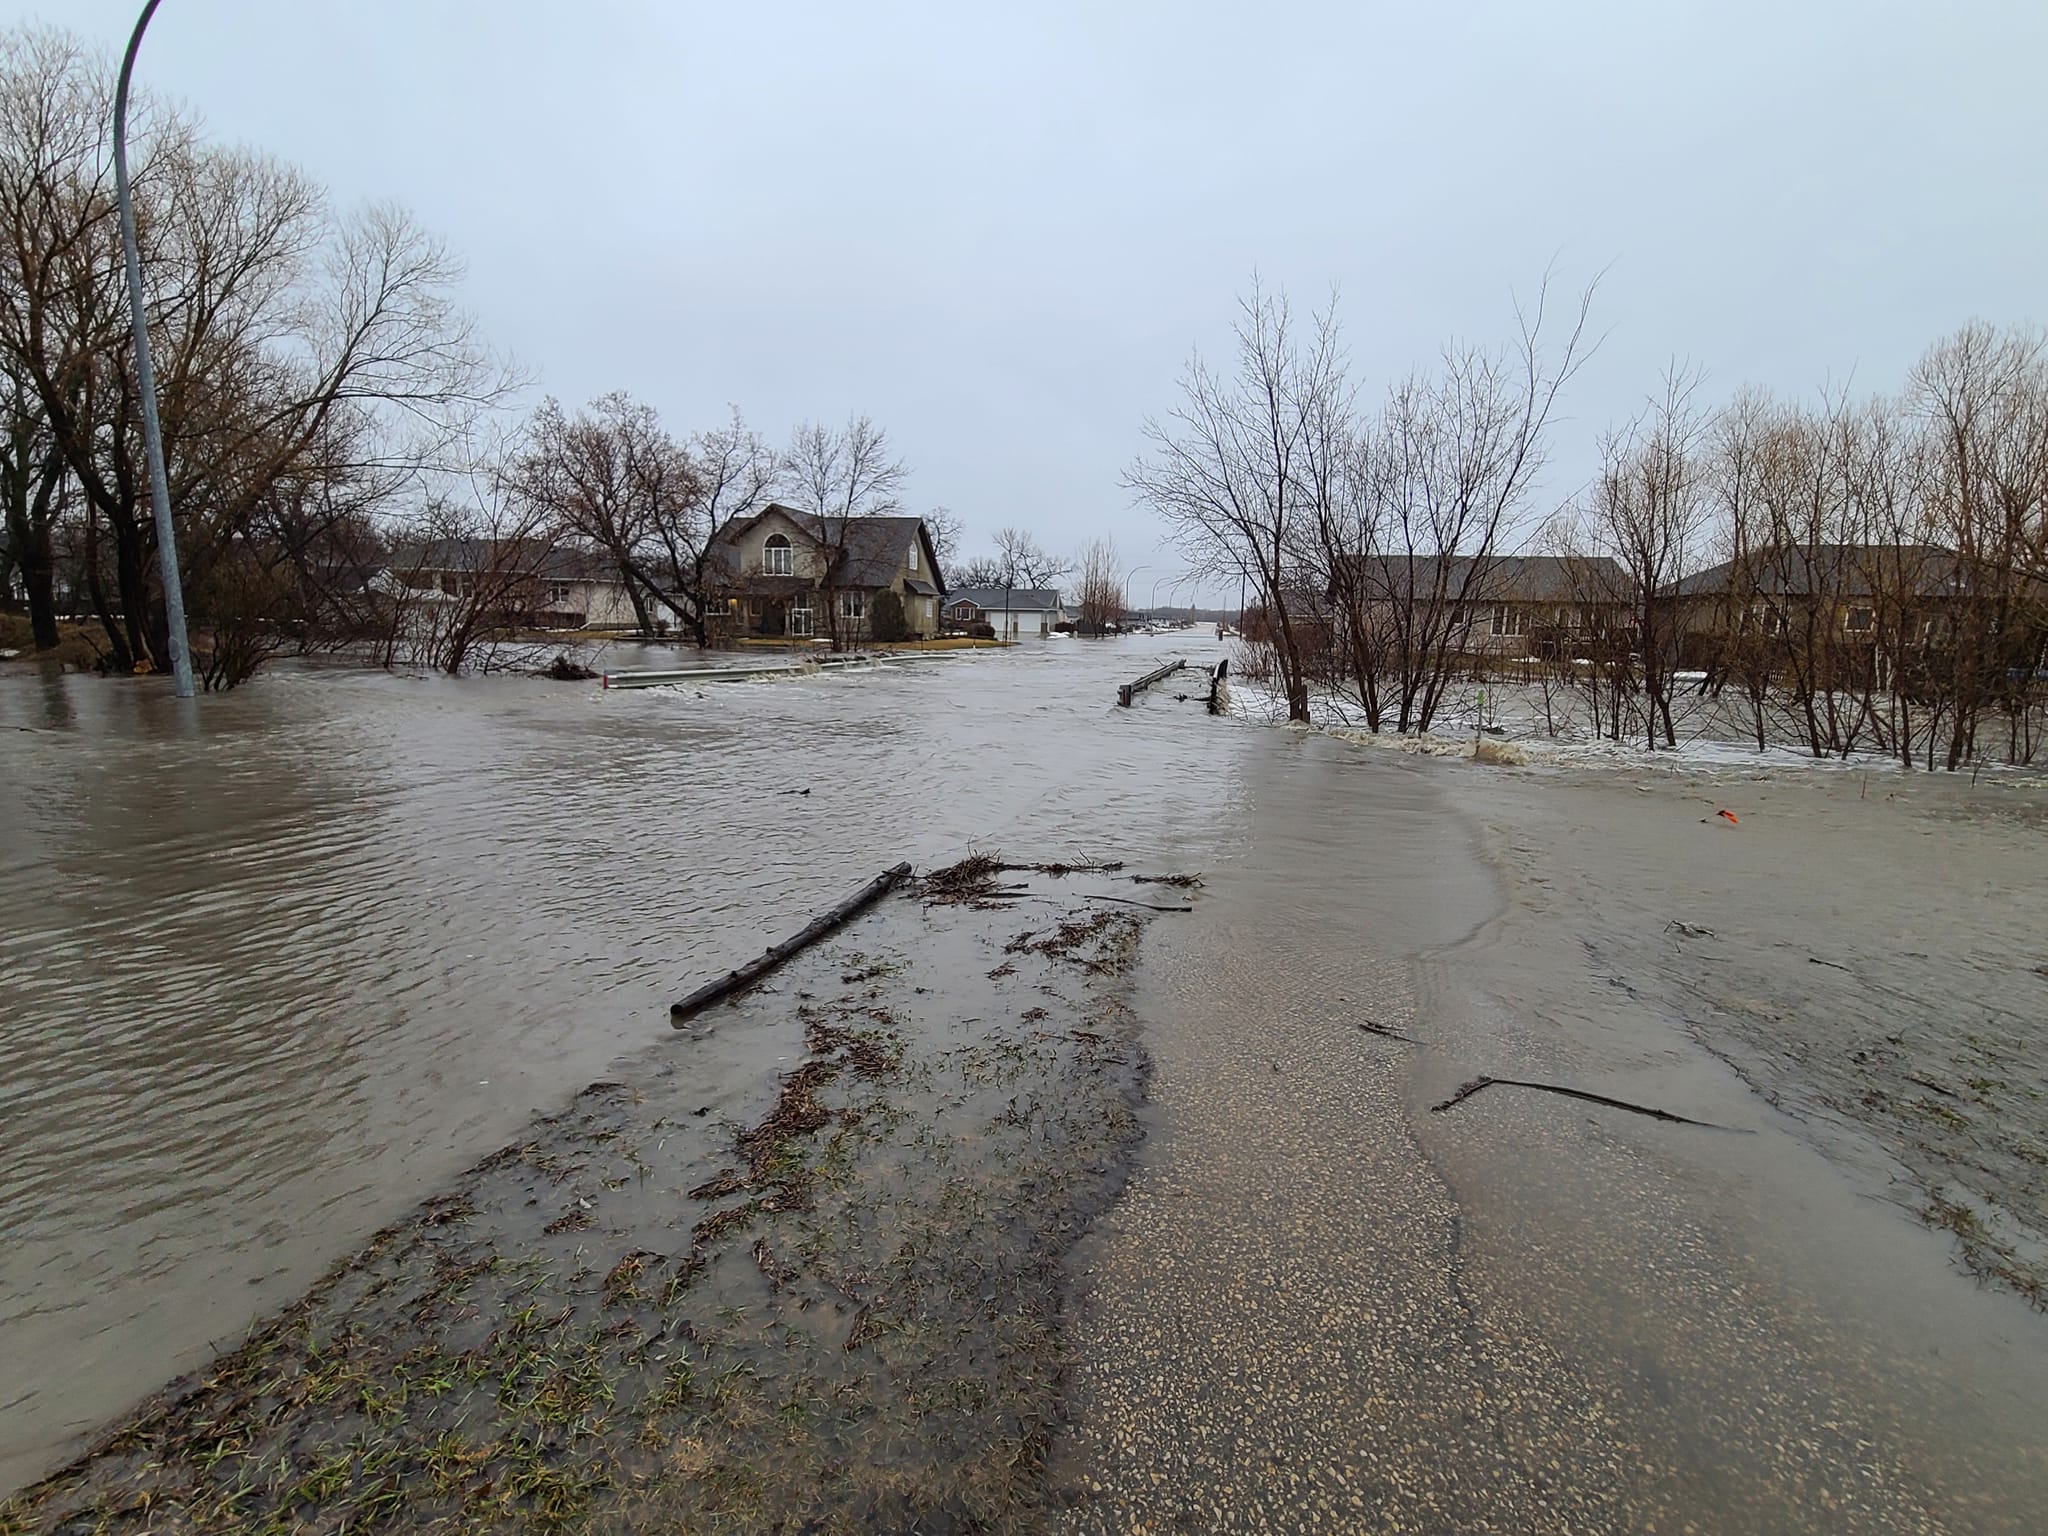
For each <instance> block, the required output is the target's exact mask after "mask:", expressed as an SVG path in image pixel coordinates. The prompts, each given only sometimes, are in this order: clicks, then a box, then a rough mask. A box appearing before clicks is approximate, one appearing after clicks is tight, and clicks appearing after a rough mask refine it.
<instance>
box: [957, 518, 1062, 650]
mask: <svg viewBox="0 0 2048 1536" xmlns="http://www.w3.org/2000/svg"><path fill="white" fill-rule="evenodd" d="M988 563H989V571H988V576H989V579H988V580H987V581H985V582H978V583H969V584H970V585H979V586H989V587H999V588H1001V589H1002V593H1003V614H1004V618H1003V625H1004V629H1005V630H1006V631H1008V632H1006V633H1005V634H1004V635H1003V636H1002V638H1003V639H1005V640H1011V639H1015V638H1016V636H1015V634H1014V631H1015V629H1016V621H1015V620H1014V619H1012V618H1010V617H1009V612H1010V595H1011V594H1012V593H1013V592H1016V591H1017V590H1018V589H1020V588H1022V589H1025V590H1034V589H1041V588H1048V587H1050V586H1051V585H1052V584H1053V583H1054V582H1056V581H1058V580H1059V579H1060V578H1061V577H1062V576H1065V575H1066V574H1067V573H1068V572H1070V571H1071V570H1073V568H1074V567H1073V564H1072V562H1070V561H1066V560H1062V559H1060V558H1058V557H1057V556H1055V555H1052V554H1049V553H1047V552H1046V550H1045V549H1043V548H1042V547H1041V546H1040V545H1039V542H1038V540H1037V539H1036V538H1035V537H1033V536H1032V535H1031V534H1030V533H1027V532H1026V531H1025V530H1024V529H1022V528H1015V527H1010V528H998V529H997V530H996V552H995V557H994V558H993V559H992V560H991V561H989V562H988Z"/></svg>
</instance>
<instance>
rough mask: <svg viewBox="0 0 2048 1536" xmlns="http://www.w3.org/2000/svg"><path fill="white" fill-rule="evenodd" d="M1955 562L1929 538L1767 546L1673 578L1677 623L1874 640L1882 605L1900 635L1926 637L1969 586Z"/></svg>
mask: <svg viewBox="0 0 2048 1536" xmlns="http://www.w3.org/2000/svg"><path fill="white" fill-rule="evenodd" d="M1966 574H1967V573H1966V572H1965V571H1964V568H1963V565H1962V562H1961V560H1960V559H1959V558H1958V557H1957V556H1956V554H1955V552H1954V551H1952V550H1946V549H1943V548H1941V547H1940V546H1939V545H1934V544H1812V545H1774V546H1771V547H1768V548H1764V549H1758V550H1752V551H1750V552H1749V553H1747V554H1745V555H1744V556H1742V557H1741V558H1740V559H1736V560H1723V561H1722V562H1721V563H1720V564H1719V565H1713V566H1709V567H1708V568H1707V569H1705V570H1703V571H1696V572H1694V573H1693V574H1692V575H1690V576H1686V577H1683V578H1681V579H1680V580H1678V581H1677V582H1674V583H1673V584H1672V586H1671V589H1670V592H1671V596H1672V598H1673V599H1674V600H1675V602H1676V605H1677V608H1678V613H1679V626H1680V628H1681V629H1682V630H1683V631H1685V632H1687V633H1692V634H1700V633H1731V632H1742V631H1748V632H1752V633H1757V634H1765V635H1783V634H1791V633H1806V632H1807V630H1808V626H1809V625H1810V624H1811V625H1814V626H1817V632H1819V633H1822V634H1826V635H1830V636H1834V637H1839V638H1840V639H1843V640H1850V641H1853V640H1858V639H1863V640H1870V639H1875V637H1876V633H1877V628H1878V619H1879V614H1880V611H1881V610H1884V611H1886V612H1887V617H1888V618H1890V619H1895V620H1902V621H1903V623H1902V624H1898V625H1894V626H1889V627H1894V628H1895V629H1896V630H1897V632H1898V633H1900V634H1901V635H1908V636H1910V637H1911V638H1913V639H1915V640H1926V639H1929V638H1931V637H1932V636H1933V634H1934V633H1935V631H1936V630H1937V629H1938V628H1939V626H1940V623H1941V621H1942V618H1943V615H1944V614H1945V612H1946V610H1947V608H1948V607H1949V605H1950V604H1951V603H1953V602H1954V601H1955V600H1956V599H1957V598H1959V597H1962V596H1963V595H1964V594H1965V592H1966V590H1967V587H1968V582H1967V580H1966Z"/></svg>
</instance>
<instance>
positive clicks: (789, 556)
mask: <svg viewBox="0 0 2048 1536" xmlns="http://www.w3.org/2000/svg"><path fill="white" fill-rule="evenodd" d="M711 555H712V559H711V560H710V562H709V566H708V569H709V572H710V576H711V580H710V582H709V583H708V585H709V587H710V589H711V590H710V593H709V607H708V609H707V612H706V621H707V623H708V624H710V625H711V626H712V627H713V628H714V629H717V630H720V631H722V632H724V633H726V634H730V635H761V636H772V637H786V638H789V639H808V638H812V637H815V636H825V635H830V636H832V637H834V638H835V639H838V640H840V641H842V642H843V641H860V640H866V639H869V638H870V637H871V636H872V635H873V633H874V631H873V626H872V624H871V622H870V611H871V609H872V606H873V603H874V599H875V597H876V595H877V594H879V593H882V592H893V593H895V594H896V595H897V596H898V597H899V598H901V599H902V602H903V622H904V626H905V628H906V629H907V630H908V631H909V633H911V634H912V635H936V634H937V633H938V632H939V605H940V603H941V601H942V600H943V599H944V598H945V596H946V582H945V577H944V576H943V575H942V574H941V572H940V570H939V561H938V556H937V554H936V553H935V552H934V551H933V549H932V540H931V533H930V531H929V530H928V529H927V528H926V527H925V525H924V519H923V518H921V517H881V516H877V517H846V518H838V517H821V516H819V515H818V514H817V513H815V512H805V511H802V510H800V509H798V508H796V507H788V506H784V505H783V504H782V503H781V502H770V503H769V504H768V505H767V506H765V507H763V508H762V509H761V510H760V511H759V512H756V513H754V514H753V515H752V516H749V517H741V518H735V519H733V520H732V521H731V522H729V523H727V524H726V525H725V526H724V527H723V528H721V529H719V531H718V533H717V534H716V536H714V537H713V539H712V541H711Z"/></svg>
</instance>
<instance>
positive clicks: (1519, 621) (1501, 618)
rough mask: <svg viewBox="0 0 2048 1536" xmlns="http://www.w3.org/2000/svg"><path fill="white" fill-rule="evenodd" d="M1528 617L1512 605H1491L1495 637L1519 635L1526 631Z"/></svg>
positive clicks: (1516, 606)
mask: <svg viewBox="0 0 2048 1536" xmlns="http://www.w3.org/2000/svg"><path fill="white" fill-rule="evenodd" d="M1528 617H1529V616H1528V615H1527V614H1526V613H1524V612H1523V611H1522V609H1521V608H1520V607H1519V606H1518V605H1517V604H1514V603H1495V604H1494V605H1493V632H1494V633H1495V634H1496V635H1519V634H1522V633H1524V632H1525V631H1526V629H1527V626H1528Z"/></svg>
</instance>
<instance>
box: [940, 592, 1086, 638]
mask: <svg viewBox="0 0 2048 1536" xmlns="http://www.w3.org/2000/svg"><path fill="white" fill-rule="evenodd" d="M1066 621H1067V611H1066V608H1065V607H1064V606H1063V605H1062V604H1061V602H1060V595H1059V593H1058V592H1056V591H1055V590H1053V589H1052V588H1051V587H961V588H959V589H958V590H957V591H954V592H952V593H950V594H949V595H948V596H947V598H946V622H947V623H949V624H987V625H988V626H990V627H991V628H992V629H994V630H995V632H996V634H997V636H998V637H999V638H1001V639H1004V640H1019V639H1025V638H1036V637H1042V636H1045V635H1049V634H1051V633H1052V632H1053V631H1054V630H1055V629H1057V628H1058V627H1059V626H1060V625H1062V624H1064V623H1065V622H1066Z"/></svg>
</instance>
